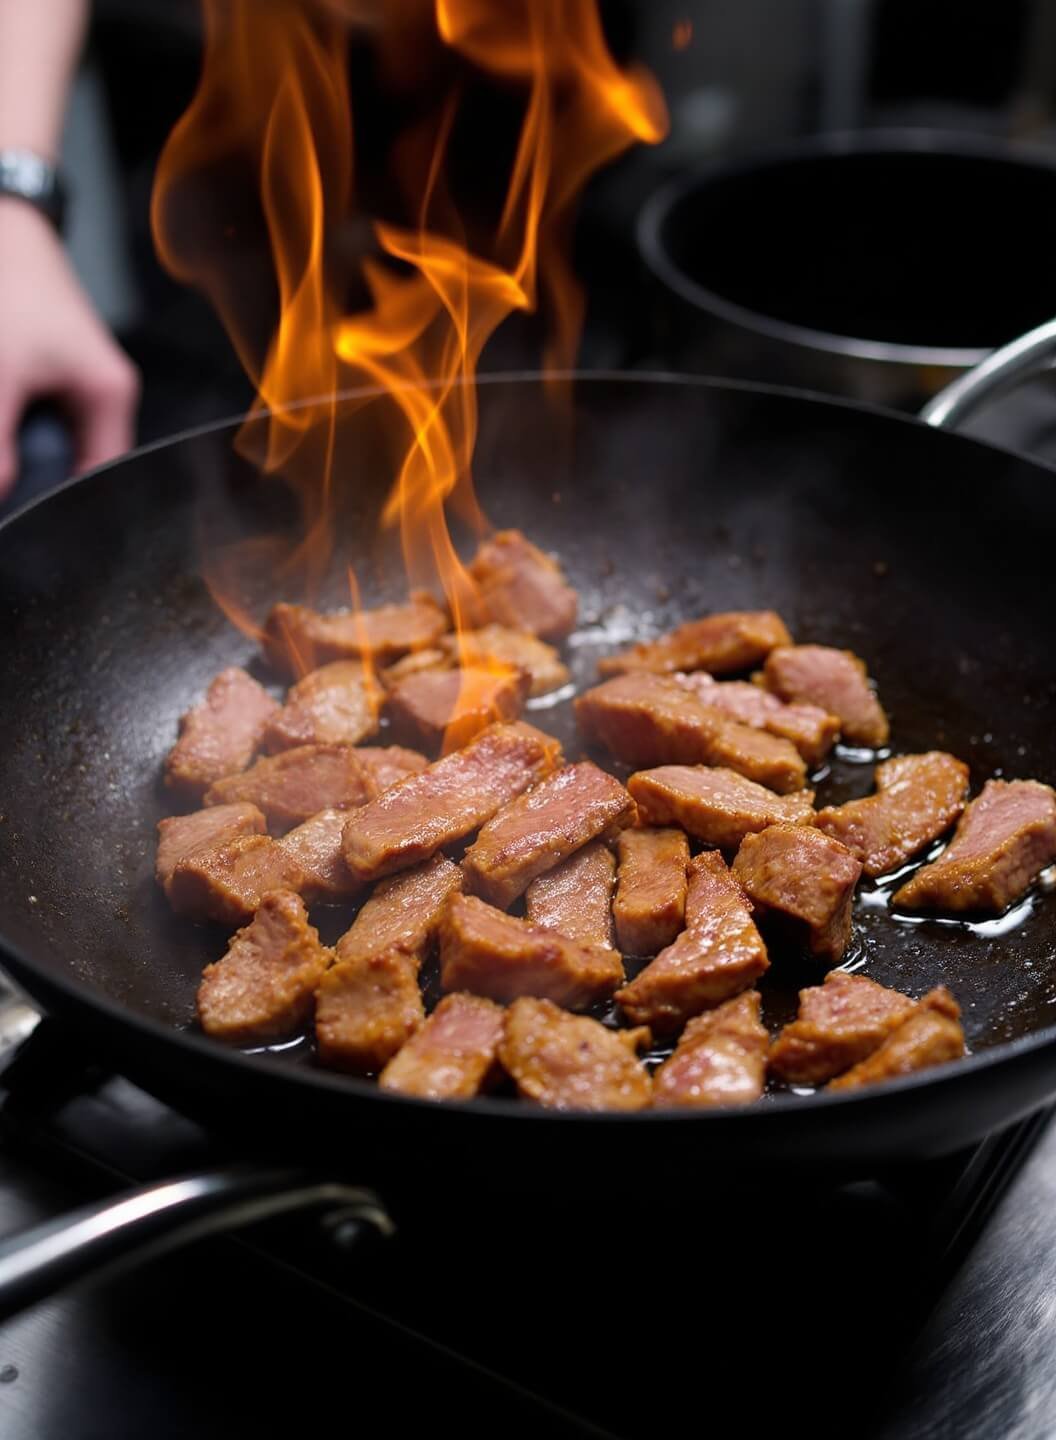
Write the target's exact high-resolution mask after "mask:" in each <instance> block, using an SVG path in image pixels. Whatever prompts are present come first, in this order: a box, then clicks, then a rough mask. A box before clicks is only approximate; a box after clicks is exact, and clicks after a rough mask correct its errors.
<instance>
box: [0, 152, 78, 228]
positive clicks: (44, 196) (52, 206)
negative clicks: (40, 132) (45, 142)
mask: <svg viewBox="0 0 1056 1440" xmlns="http://www.w3.org/2000/svg"><path fill="white" fill-rule="evenodd" d="M0 195H13V196H16V197H17V198H18V199H20V200H25V201H27V202H28V203H29V204H30V205H35V206H36V207H37V208H38V209H39V210H43V211H44V213H45V214H46V215H47V216H48V217H49V218H50V219H52V220H54V221H55V222H56V223H58V222H59V221H60V220H61V218H62V210H63V203H64V197H63V188H62V182H61V181H60V179H59V174H58V171H57V170H56V168H55V166H54V165H52V164H51V162H50V161H48V160H45V159H44V157H43V156H41V155H35V154H33V152H32V151H31V150H0Z"/></svg>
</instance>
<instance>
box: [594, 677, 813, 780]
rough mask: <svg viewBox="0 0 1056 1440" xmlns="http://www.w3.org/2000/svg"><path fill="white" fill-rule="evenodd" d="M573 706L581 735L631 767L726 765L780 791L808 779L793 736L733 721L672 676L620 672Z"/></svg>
mask: <svg viewBox="0 0 1056 1440" xmlns="http://www.w3.org/2000/svg"><path fill="white" fill-rule="evenodd" d="M575 708H576V720H577V721H578V723H579V728H580V729H581V730H582V732H583V734H584V735H585V736H586V737H587V739H588V740H590V741H592V742H594V743H597V744H601V745H604V746H605V747H606V749H608V750H610V751H611V752H612V754H613V755H615V757H616V759H617V760H622V761H624V763H625V764H627V765H633V766H634V767H635V768H636V769H637V768H644V767H645V766H649V765H726V766H728V767H729V768H730V769H731V770H736V771H737V772H738V773H739V774H741V775H746V776H747V777H748V779H749V780H756V781H758V782H759V784H760V785H767V786H769V788H770V789H771V790H777V791H779V792H780V793H781V794H786V793H787V792H788V791H789V790H801V789H802V788H803V786H804V784H805V783H806V777H807V767H806V765H805V764H804V763H803V757H802V755H800V753H799V751H798V750H797V749H796V747H795V746H794V745H793V744H792V743H791V741H788V740H779V739H778V737H777V736H776V735H768V734H767V733H766V731H765V730H753V729H752V727H751V726H750V725H742V724H741V723H740V721H739V720H731V719H730V717H729V716H728V715H724V714H723V713H722V711H721V710H714V709H712V708H711V707H710V706H708V705H705V704H704V702H703V701H702V700H701V699H700V698H699V697H698V696H697V695H695V694H693V692H692V691H690V690H688V689H687V688H686V686H685V685H683V684H682V683H681V682H680V681H678V680H676V679H674V678H673V677H672V676H670V675H649V674H646V673H644V672H643V673H636V674H631V675H619V676H617V677H616V679H615V680H607V681H606V682H605V683H604V685H597V686H595V688H594V689H593V690H588V691H587V692H586V694H584V695H581V696H580V697H579V698H578V699H577V701H576V707H575Z"/></svg>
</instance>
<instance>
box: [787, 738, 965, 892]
mask: <svg viewBox="0 0 1056 1440" xmlns="http://www.w3.org/2000/svg"><path fill="white" fill-rule="evenodd" d="M967 795H968V766H967V765H965V764H964V762H963V761H961V760H955V759H954V757H953V756H952V755H947V754H945V752H944V751H942V750H929V751H928V752H927V753H926V754H924V755H899V756H898V757H897V758H896V759H894V760H885V761H884V762H883V764H882V765H878V766H877V767H876V794H875V795H867V796H866V797H865V799H864V800H851V801H849V802H848V803H847V804H846V805H834V806H828V807H827V808H826V809H824V810H819V811H818V813H817V816H816V817H815V820H814V823H815V825H816V826H817V827H818V829H819V830H824V832H825V834H826V835H833V836H835V838H836V839H837V840H839V841H840V842H841V843H842V844H844V845H846V846H847V849H848V850H850V852H851V854H852V855H857V856H858V859H859V860H860V861H861V862H862V868H863V869H864V870H865V873H866V874H867V875H883V874H885V873H886V872H887V871H889V870H896V869H897V868H898V867H899V866H900V865H904V864H905V863H906V861H907V860H911V859H912V858H913V856H914V855H915V854H916V853H917V851H918V850H922V849H923V848H924V846H925V845H927V844H928V843H929V842H930V841H932V840H937V839H938V837H939V836H940V835H941V834H942V832H943V831H944V830H948V829H949V827H950V826H951V825H952V824H953V822H954V821H955V820H956V819H957V817H958V815H960V813H961V811H962V810H963V809H964V805H965V800H966V798H967Z"/></svg>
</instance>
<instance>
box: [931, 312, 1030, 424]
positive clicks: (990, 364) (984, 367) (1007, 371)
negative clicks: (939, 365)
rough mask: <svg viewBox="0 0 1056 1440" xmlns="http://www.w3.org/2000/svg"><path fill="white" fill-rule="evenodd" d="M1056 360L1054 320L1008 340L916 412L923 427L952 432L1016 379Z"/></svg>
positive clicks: (1026, 376)
mask: <svg viewBox="0 0 1056 1440" xmlns="http://www.w3.org/2000/svg"><path fill="white" fill-rule="evenodd" d="M1054 360H1056V320H1049V321H1047V322H1046V324H1044V325H1039V326H1038V328H1037V329H1036V330H1030V331H1028V332H1027V334H1026V335H1021V336H1020V337H1019V339H1018V340H1010V341H1009V343H1008V344H1007V345H1002V346H1001V348H1000V350H995V351H994V353H993V354H992V355H988V356H987V357H986V359H985V360H983V361H982V362H981V363H980V364H979V365H977V366H976V367H975V369H974V370H969V371H967V373H966V374H964V375H960V376H958V378H957V379H956V380H954V381H953V382H952V384H950V385H947V386H946V388H945V390H940V391H939V393H938V394H937V395H935V396H933V397H932V398H931V399H930V400H929V401H928V403H927V404H926V405H925V406H924V408H923V409H922V410H921V412H920V418H921V420H923V421H924V422H925V424H927V425H934V426H935V428H936V429H939V430H956V429H958V428H959V426H961V425H962V424H963V423H964V421H965V420H967V419H968V417H969V416H970V415H971V414H973V413H974V411H975V410H977V409H978V407H979V406H980V405H982V404H983V403H984V402H985V401H987V400H991V399H994V398H995V397H996V396H998V395H1000V394H1002V393H1003V392H1004V391H1005V390H1008V389H1010V388H1011V387H1012V386H1013V385H1015V384H1017V383H1018V382H1019V381H1020V380H1025V379H1027V378H1028V377H1029V376H1031V375H1037V374H1040V372H1041V371H1042V370H1046V369H1047V368H1048V367H1049V365H1051V364H1052V363H1053V361H1054Z"/></svg>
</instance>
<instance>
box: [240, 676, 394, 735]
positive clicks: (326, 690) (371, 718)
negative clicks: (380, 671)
mask: <svg viewBox="0 0 1056 1440" xmlns="http://www.w3.org/2000/svg"><path fill="white" fill-rule="evenodd" d="M378 704H379V697H378V691H377V687H376V685H375V684H374V682H373V680H371V679H370V677H369V676H368V675H367V674H365V673H364V669H363V664H362V662H361V661H359V660H335V661H334V662H333V664H331V665H324V666H322V668H321V669H319V670H312V671H310V672H309V674H307V675H306V676H305V677H304V679H303V680H298V681H297V684H296V685H294V686H293V687H292V688H291V690H290V692H289V694H288V695H287V696H286V704H285V705H284V706H283V707H282V709H281V710H280V711H279V712H278V714H277V715H273V716H272V717H271V719H270V720H269V721H268V724H267V726H266V727H265V730H264V749H265V750H268V751H270V752H271V753H272V754H274V752H275V751H276V750H289V749H291V748H292V747H293V746H295V745H355V744H356V743H357V742H358V741H360V740H363V739H365V738H366V736H368V735H372V734H373V733H374V731H375V730H376V729H377V728H378Z"/></svg>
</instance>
